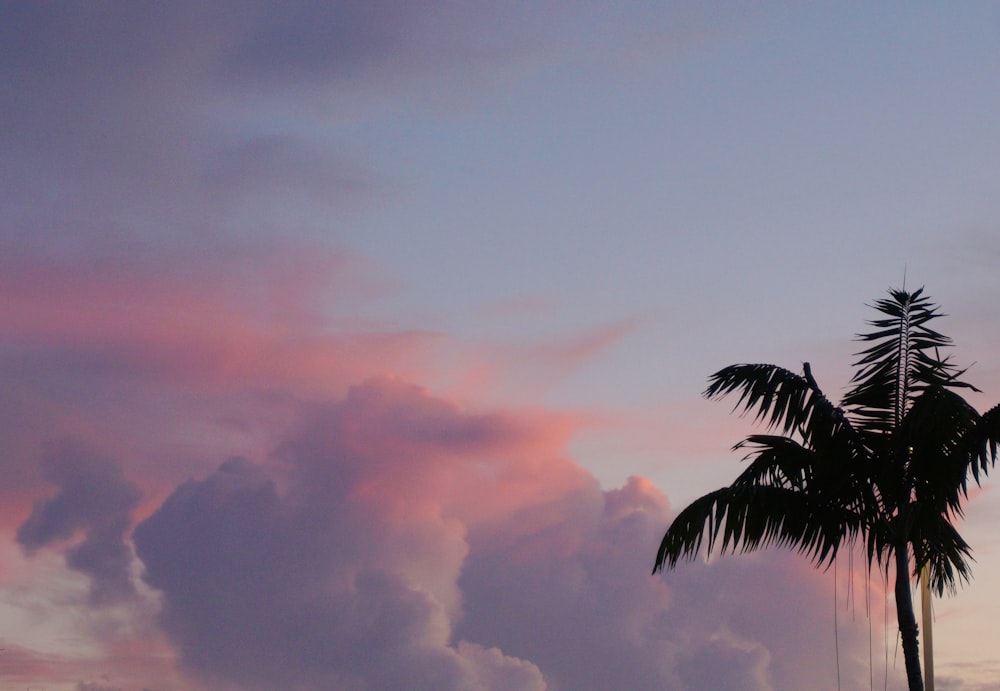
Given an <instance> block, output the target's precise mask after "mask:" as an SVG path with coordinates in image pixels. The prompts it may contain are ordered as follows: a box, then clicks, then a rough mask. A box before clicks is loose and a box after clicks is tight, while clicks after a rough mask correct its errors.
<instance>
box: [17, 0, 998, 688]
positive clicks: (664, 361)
mask: <svg viewBox="0 0 1000 691" xmlns="http://www.w3.org/2000/svg"><path fill="white" fill-rule="evenodd" d="M0 56H2V57H0V122H2V127H0V177H2V184H0V292H2V295H3V299H2V300H0V381H2V382H3V383H2V385H0V413H2V414H0V472H2V476H3V478H4V481H3V483H2V484H0V500H2V501H0V691H14V690H19V691H20V690H23V689H25V688H30V689H32V690H33V691H40V690H45V691H115V690H118V691H140V690H146V691H264V690H273V689H276V688H281V689H289V690H292V691H310V690H330V689H336V690H341V689H343V690H345V691H356V690H378V689H401V688H406V689H415V690H421V689H426V690H431V689H433V690H462V691H477V690H493V689H516V690H525V691H529V690H530V691H537V690H541V689H549V690H551V691H567V690H569V691H587V690H595V691H596V690H606V689H612V688H621V689H636V690H642V689H675V690H678V691H709V690H716V689H720V688H728V689H747V690H749V691H766V690H775V691H784V690H789V691H792V690H797V689H803V688H810V689H820V690H829V689H838V688H843V689H854V688H869V687H875V686H878V687H882V688H897V689H899V688H904V687H905V684H904V681H905V680H904V672H903V662H902V656H901V655H900V654H899V651H898V646H897V644H896V629H895V625H894V623H893V622H894V619H895V614H894V610H893V603H892V597H891V593H890V594H889V595H888V596H887V594H886V588H885V584H884V583H883V581H882V580H881V578H880V577H879V576H878V575H875V576H873V577H872V578H869V577H868V575H867V573H866V571H865V569H864V568H863V566H862V559H861V557H860V555H858V556H856V558H851V556H850V555H844V556H842V557H841V558H840V559H839V560H838V563H837V564H836V566H835V567H833V568H831V569H829V570H826V571H823V570H817V569H815V568H813V566H812V565H811V564H810V563H809V562H808V561H807V560H806V559H804V558H803V557H801V556H799V555H797V554H792V553H787V552H782V551H777V550H772V551H767V552H764V553H760V554H754V555H740V556H731V555H727V556H722V557H713V558H711V559H709V560H707V561H706V560H704V559H699V560H696V561H694V562H692V563H687V564H684V565H683V566H681V567H680V568H678V569H677V570H675V571H671V572H668V573H666V574H663V575H662V576H661V575H657V576H652V575H650V570H651V568H652V564H653V559H654V556H655V552H656V548H657V546H658V544H659V540H660V538H661V537H662V534H663V531H664V530H665V529H666V527H667V525H668V524H669V522H670V520H671V518H672V517H673V516H674V515H676V512H677V511H678V510H679V509H680V508H682V507H683V506H684V505H686V504H687V503H688V502H690V501H691V500H692V499H694V498H696V497H697V496H699V495H701V494H704V493H706V492H708V491H711V490H714V489H716V488H718V487H719V486H721V485H724V484H728V482H729V481H730V480H731V479H732V478H734V477H735V475H736V473H737V472H738V471H739V469H740V465H739V461H740V458H739V453H738V452H733V451H732V450H731V447H732V446H733V445H734V444H735V443H737V442H738V441H739V440H740V439H741V438H742V437H743V436H745V435H746V434H748V433H750V432H751V431H752V430H754V429H755V428H754V427H753V425H752V423H751V421H748V420H745V419H741V418H740V417H739V416H737V415H733V414H732V409H731V404H729V403H727V402H721V403H720V402H710V401H705V400H704V399H702V397H701V392H702V391H703V390H704V387H705V385H706V381H707V378H708V376H709V375H710V374H711V373H712V372H714V371H716V370H718V369H720V368H721V367H724V366H726V365H728V364H732V363H738V362H769V363H775V364H779V365H782V366H786V367H789V368H790V369H799V368H800V367H801V365H802V363H803V362H805V361H808V362H810V363H811V365H812V370H813V372H814V374H815V375H816V378H817V379H818V380H819V382H820V384H821V385H822V386H823V387H824V388H825V390H826V391H827V393H828V394H829V395H830V396H831V397H832V398H835V399H836V398H838V397H839V395H840V394H841V393H842V392H843V390H844V387H845V386H846V384H847V383H848V381H849V379H850V376H851V371H852V370H851V363H852V361H853V353H855V352H856V351H857V350H859V349H860V346H859V345H858V344H857V343H856V342H855V341H854V340H853V339H854V334H856V333H858V332H860V331H863V330H865V322H866V320H867V319H870V318H872V316H873V313H872V310H871V309H870V307H868V305H870V304H871V303H872V301H874V300H876V299H879V298H880V297H882V296H883V295H885V291H886V290H887V289H889V288H890V287H902V286H904V285H905V286H906V287H907V288H910V289H914V288H917V287H920V286H925V287H926V290H927V292H928V294H930V295H931V296H932V298H933V299H934V300H935V301H936V302H937V303H938V304H940V305H941V306H942V310H943V312H945V313H946V314H947V315H948V316H947V317H946V318H943V319H941V320H940V322H939V325H940V330H942V331H944V332H945V333H946V334H948V335H950V336H951V337H952V338H953V339H954V341H955V344H956V347H955V348H954V349H953V352H952V355H953V357H954V359H955V361H956V363H957V364H960V365H962V366H970V369H969V371H968V374H967V379H968V380H970V381H972V382H973V383H975V384H976V385H977V386H978V387H979V388H980V389H981V393H975V394H970V396H969V400H970V402H972V403H973V405H975V406H976V407H977V408H978V409H979V410H981V411H983V410H986V409H988V408H990V407H992V406H993V405H995V404H996V403H997V402H1000V354H998V353H997V350H996V348H995V344H996V343H997V342H1000V312H998V310H997V307H996V305H997V297H996V296H997V295H998V294H1000V274H998V273H997V271H996V266H997V262H998V260H1000V206H998V202H997V194H996V193H997V190H998V189H1000V171H998V169H997V166H996V161H998V160H1000V137H997V135H996V122H997V120H998V117H1000V88H998V87H1000V5H998V4H996V3H986V2H984V3H948V4H944V3H931V2H907V3H902V2H885V3H879V4H877V5H872V4H857V3H826V2H821V3H808V4H801V3H779V2H774V3H770V2H769V3H715V2H698V3H695V2H640V1H638V0H637V1H634V2H633V1H629V2H620V3H614V4H610V3H600V2H590V1H587V0H578V1H574V2H565V1H562V2H561V1H553V2H545V3H534V2H530V3H529V2H519V1H517V0H512V1H511V2H508V3H494V2H478V1H473V0H469V1H467V2H450V1H444V0H439V1H432V0H414V1H408V2H394V1H391V0H368V1H367V2H357V1H343V2H341V1H336V0H335V1H331V2H325V3H318V2H307V1H304V0H303V1H299V0H288V1H285V2H281V3H275V2H262V1H249V2H227V1H224V0H216V1H213V2H187V1H186V0H181V1H178V2H172V3H131V2H16V1H12V2H2V3H0ZM998 520H1000V497H998V496H997V491H996V489H995V479H992V478H991V479H987V480H986V481H985V483H984V485H983V487H982V488H980V489H976V490H975V491H974V492H973V494H972V496H971V497H970V500H969V502H968V505H967V511H966V517H965V519H964V521H963V522H962V525H961V530H962V533H963V535H964V536H965V537H966V539H967V540H968V541H969V542H970V544H971V545H972V548H973V550H974V556H975V558H976V562H975V564H974V567H973V568H974V580H973V581H972V582H971V583H970V584H968V585H967V586H965V587H964V588H963V589H962V590H960V591H959V592H958V593H957V594H956V595H954V596H951V597H946V598H944V599H942V600H939V601H936V602H935V628H934V636H935V641H934V646H935V660H936V670H937V688H939V689H946V690H959V689H960V690H962V691H988V690H991V689H992V690H994V691H995V690H996V689H1000V683H998V682H997V681H996V680H997V679H1000V655H998V653H997V652H996V651H997V650H1000V632H998V631H997V629H996V626H995V621H996V619H997V614H998V613H1000V598H998V597H996V596H995V595H994V594H993V592H992V591H991V588H990V584H991V583H993V582H996V579H998V578H1000V539H998V538H997V536H996V531H995V530H994V529H993V528H994V526H995V525H996V523H997V521H998ZM890 590H891V589H890Z"/></svg>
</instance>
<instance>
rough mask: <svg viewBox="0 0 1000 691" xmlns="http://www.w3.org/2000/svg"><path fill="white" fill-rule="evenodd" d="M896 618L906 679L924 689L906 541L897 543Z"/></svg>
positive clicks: (914, 689) (918, 690)
mask: <svg viewBox="0 0 1000 691" xmlns="http://www.w3.org/2000/svg"><path fill="white" fill-rule="evenodd" d="M895 552H896V619H897V621H898V622H899V637H900V640H901V642H902V644H903V661H904V662H905V663H906V681H907V683H908V684H909V687H910V691H924V680H923V677H922V676H921V674H920V639H919V629H918V627H917V617H916V614H915V613H914V612H913V596H912V595H911V594H910V553H909V545H907V544H906V543H905V542H904V543H903V544H901V545H896V549H895Z"/></svg>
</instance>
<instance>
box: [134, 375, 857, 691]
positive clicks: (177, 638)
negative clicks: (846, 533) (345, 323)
mask: <svg viewBox="0 0 1000 691" xmlns="http://www.w3.org/2000/svg"><path fill="white" fill-rule="evenodd" d="M560 424H561V423H559V421H558V420H556V419H553V420H549V421H545V420H544V419H542V420H533V419H530V418H527V417H520V418H519V417H515V416H510V415H505V414H498V413H493V414H480V413H469V412H465V411H463V410H461V409H460V408H458V407H457V406H456V405H454V404H453V403H450V402H448V401H445V400H442V399H437V398H434V397H432V396H430V395H428V394H427V393H426V392H425V391H424V390H422V389H420V388H418V387H414V386H411V385H408V384H404V383H402V382H398V381H392V380H374V381H371V382H368V383H366V384H364V385H361V386H358V387H355V388H354V389H353V390H352V391H351V392H350V394H349V395H348V397H347V398H346V399H345V400H344V401H342V402H340V403H336V404H324V405H320V406H316V407H313V408H311V409H309V410H307V411H305V412H303V415H302V422H301V424H300V425H299V426H298V428H297V429H294V430H292V431H291V432H290V433H289V434H288V436H287V437H286V439H285V441H284V442H283V443H282V444H280V445H279V446H278V449H277V452H276V454H275V456H274V457H273V458H272V459H271V460H269V461H268V462H267V463H265V464H255V463H251V462H249V461H247V460H244V459H233V460H230V461H227V462H226V463H224V464H223V465H222V466H221V467H220V468H219V469H218V470H217V471H215V472H214V473H212V474H211V475H210V476H208V477H207V478H205V479H203V480H191V481H189V482H187V483H185V484H183V485H181V486H180V487H179V488H177V490H176V491H175V492H174V493H173V494H172V495H171V496H170V497H169V498H168V499H167V500H166V501H165V502H164V503H163V505H162V506H161V507H160V509H159V510H158V511H156V513H154V514H153V515H152V516H151V517H150V518H148V519H147V520H145V521H144V522H142V523H141V524H140V525H139V526H138V527H137V528H136V530H135V533H134V539H135V543H136V549H137V553H138V555H139V557H140V558H141V559H142V561H143V563H144V564H145V567H146V580H147V582H148V583H149V585H151V586H153V587H154V588H157V589H158V590H160V591H161V592H162V595H163V611H162V614H161V622H162V625H163V628H164V629H165V630H166V632H167V633H168V635H169V636H170V638H171V640H172V641H173V643H174V645H175V646H176V647H177V649H178V651H179V654H180V660H181V664H182V665H183V667H184V668H185V669H186V670H187V671H188V672H189V673H190V674H192V675H194V676H195V677H196V678H198V679H201V680H202V682H203V683H209V684H221V685H224V684H226V683H230V684H237V685H238V686H239V687H240V688H246V689H258V688H259V689H265V688H302V689H321V688H339V687H347V688H351V687H353V686H357V687H364V686H368V687H372V688H401V687H406V688H415V689H485V688H525V689H532V688H535V689H542V688H548V689H584V690H586V689H607V688H635V689H646V688H664V687H666V688H678V689H688V690H689V691H708V690H709V689H715V688H718V687H717V686H716V685H715V684H717V683H720V681H725V682H726V683H730V682H731V683H733V684H736V686H735V687H732V686H731V687H732V688H755V689H757V688H759V689H768V688H796V687H797V686H796V685H797V684H803V683H804V684H807V685H808V684H810V683H811V682H810V679H812V682H815V679H813V678H812V677H813V675H814V674H816V670H817V669H822V670H825V671H824V673H823V674H824V677H829V678H835V676H834V675H835V668H834V664H835V663H834V660H833V655H832V649H833V640H832V635H831V631H830V612H829V607H828V605H829V598H828V597H827V595H826V592H825V591H824V592H823V594H822V597H819V592H818V591H817V588H818V585H817V584H818V583H824V582H825V581H823V580H822V579H817V578H813V577H812V574H813V572H812V571H811V570H810V568H809V567H808V565H807V564H800V563H799V562H798V561H796V557H795V556H794V555H786V554H781V553H779V554H777V555H766V556H767V558H757V559H723V560H719V561H718V562H716V563H713V564H712V565H710V566H705V565H703V564H691V565H686V566H685V567H684V568H682V569H681V570H679V571H677V572H675V573H674V574H672V575H671V577H670V578H667V579H661V578H654V577H652V576H650V575H649V569H650V560H651V559H652V555H653V553H654V552H655V546H656V544H657V541H658V539H659V535H660V533H661V531H662V529H663V527H664V526H665V525H666V522H667V520H668V518H669V510H668V506H667V503H666V500H665V498H664V496H663V495H662V494H661V493H660V492H659V491H658V490H656V489H655V488H654V487H653V486H652V485H651V484H650V483H649V482H648V481H645V480H642V479H639V478H633V479H632V480H630V481H629V483H628V484H627V485H626V486H625V487H623V488H621V489H618V490H611V491H602V490H601V489H600V488H599V487H598V485H597V483H596V482H595V481H594V479H593V478H592V477H591V476H590V475H589V474H588V473H586V472H585V471H583V470H582V469H581V468H579V467H578V466H576V465H575V464H573V463H572V462H571V461H570V460H568V459H567V458H566V457H565V456H564V455H563V453H562V451H561V444H562V443H563V441H562V439H563V436H564V435H563V432H561V431H558V427H559V425H560ZM824 588H825V586H824ZM741 593H742V595H740V594H741ZM776 603H784V604H785V605H787V606H789V607H794V608H795V609H789V610H786V609H784V608H783V607H781V606H778V605H777V604H776ZM859 644H860V638H859V634H858V633H857V632H850V631H848V632H846V633H845V634H843V637H842V640H841V646H842V648H843V649H844V650H845V651H855V650H857V649H858V646H859ZM845 658H846V653H845ZM709 659H711V660H712V661H713V664H712V666H711V673H708V672H704V673H703V671H704V670H703V665H704V663H705V661H706V660H709ZM699 670H701V671H699ZM827 672H828V673H829V674H827ZM864 672H865V670H864V669H863V668H862V667H861V666H859V665H857V664H855V662H854V661H846V660H845V663H844V665H843V667H842V674H843V675H844V677H845V678H847V679H860V678H862V675H863V673H864ZM814 686H815V684H814ZM815 687H816V688H833V687H830V686H826V687H824V686H822V684H821V685H820V686H815Z"/></svg>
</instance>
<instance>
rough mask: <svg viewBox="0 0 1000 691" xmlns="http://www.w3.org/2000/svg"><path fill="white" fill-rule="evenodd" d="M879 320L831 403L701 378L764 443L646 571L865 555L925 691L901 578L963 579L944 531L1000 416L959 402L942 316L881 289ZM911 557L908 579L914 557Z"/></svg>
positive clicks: (766, 385)
mask: <svg viewBox="0 0 1000 691" xmlns="http://www.w3.org/2000/svg"><path fill="white" fill-rule="evenodd" d="M873 307H874V308H875V309H876V310H877V311H878V312H879V313H880V317H879V318H877V319H874V320H872V321H871V322H869V324H870V326H871V327H872V328H873V330H872V331H870V332H868V333H865V334H862V335H860V336H859V339H860V340H861V341H862V342H863V343H866V344H867V347H866V348H865V349H864V350H862V351H861V352H860V353H859V354H858V358H859V359H858V360H857V362H856V363H855V367H856V373H855V375H854V377H853V379H852V380H851V385H850V388H849V390H848V392H847V394H846V395H845V396H844V398H843V400H842V401H841V403H840V405H834V404H833V403H832V402H831V401H830V400H829V399H828V398H827V397H826V395H825V394H824V393H823V392H822V390H821V389H820V388H819V386H818V385H817V383H816V380H815V379H814V378H813V375H812V371H811V368H810V366H809V364H808V363H805V364H804V365H803V372H802V374H797V373H795V372H792V371H790V370H787V369H784V368H781V367H777V366H775V365H748V364H741V365H732V366H730V367H726V368H725V369H722V370H720V371H718V372H716V373H715V374H713V375H712V376H711V377H710V379H709V386H708V388H707V389H706V390H705V392H704V395H705V396H706V398H709V399H717V398H722V397H724V396H727V395H730V394H737V395H738V396H739V398H738V400H737V403H736V406H735V409H736V410H741V411H742V412H743V413H744V414H746V413H750V412H753V413H754V415H755V418H756V420H757V421H758V422H761V423H763V425H764V426H765V428H766V430H767V432H768V433H767V434H754V435H751V436H749V437H747V438H746V439H744V440H743V441H741V442H740V443H739V444H737V445H736V446H735V447H734V449H738V450H741V451H743V452H744V453H745V458H744V460H746V461H747V462H748V465H747V467H746V468H745V470H744V471H743V472H742V473H741V474H740V475H739V476H738V477H737V478H736V480H735V481H734V482H733V483H732V484H731V485H729V486H728V487H723V488H721V489H718V490H716V491H714V492H710V493H709V494H706V495H705V496H703V497H701V498H699V499H696V500H695V501H694V502H692V503H691V504H690V505H689V506H688V507H687V508H685V509H684V510H683V511H681V512H680V514H678V516H677V517H676V518H675V519H674V521H673V523H672V524H671V525H670V527H669V528H668V529H667V531H666V534H665V535H664V537H663V540H662V542H661V544H660V548H659V551H658V552H657V555H656V562H655V566H654V568H653V572H654V573H656V572H657V571H660V570H663V569H669V568H672V567H674V566H675V565H676V564H677V562H678V561H679V560H681V559H691V558H694V557H696V556H697V555H699V554H701V552H702V549H703V548H705V549H707V550H708V551H709V552H711V551H713V550H718V551H719V552H726V551H734V552H735V551H742V552H748V551H753V550H756V549H759V548H762V547H766V546H770V545H780V546H785V547H790V548H793V549H796V550H798V551H799V552H802V553H804V554H805V555H806V556H808V557H809V558H810V559H812V560H813V561H814V563H815V564H816V565H817V566H828V565H829V564H831V563H832V562H833V560H834V559H835V558H836V556H837V553H838V551H839V549H840V548H841V547H842V546H844V545H845V544H847V545H851V544H862V545H863V546H864V548H865V554H866V557H867V561H868V565H869V568H874V567H876V566H877V567H878V568H880V569H883V570H885V572H886V574H888V571H889V565H890V563H893V562H894V563H895V568H896V581H895V583H896V588H895V590H896V609H897V618H898V620H899V626H900V632H901V640H902V643H903V649H904V659H905V661H906V670H907V677H908V679H909V685H910V689H911V691H915V690H922V689H923V682H922V679H921V674H920V665H919V653H918V643H917V625H916V619H915V616H914V613H913V605H912V600H911V596H910V577H911V573H912V574H916V573H919V572H920V570H921V569H923V568H924V567H925V566H926V567H927V568H928V570H929V573H930V581H931V586H932V587H933V588H934V589H935V590H936V591H937V592H938V593H939V594H940V593H941V592H943V591H944V590H949V591H954V590H955V589H956V588H957V586H958V584H959V583H960V582H962V581H967V580H968V579H969V577H970V573H971V572H970V569H969V558H970V549H969V546H968V544H966V542H965V540H963V539H962V537H961V535H959V533H958V531H957V530H956V529H955V527H954V521H955V519H956V518H958V517H960V516H961V515H962V500H963V499H965V498H966V496H967V491H968V481H969V478H970V477H971V478H972V479H973V480H974V481H975V482H976V483H979V481H980V478H981V476H982V474H985V472H986V471H987V470H988V468H989V467H990V466H992V465H993V464H994V463H995V461H996V457H997V445H998V442H1000V406H996V407H994V408H992V409H991V410H989V411H988V412H986V413H985V414H982V415H980V414H979V413H978V412H977V411H976V410H975V409H974V408H973V407H972V406H971V405H969V404H968V403H967V402H966V401H965V400H964V399H963V398H962V397H961V396H960V395H959V394H958V393H957V390H960V389H972V390H975V389H974V387H972V386H971V385H970V384H967V383H965V382H963V381H961V380H960V377H961V376H962V375H963V374H964V370H959V369H957V368H956V367H955V366H954V365H953V364H952V363H951V361H950V358H949V357H942V356H941V354H940V352H941V350H942V349H943V348H946V347H948V346H950V345H951V340H950V339H949V338H948V337H947V336H944V335H942V334H940V333H938V332H937V331H934V330H933V329H931V328H930V327H929V326H928V323H929V322H931V321H932V320H933V319H935V318H937V317H939V316H941V315H940V313H939V312H938V310H937V308H936V306H934V305H933V304H932V303H931V302H930V300H929V299H928V298H927V297H926V296H924V295H923V289H921V290H917V291H914V292H912V293H909V292H906V291H905V290H890V291H889V297H888V298H885V299H882V300H878V301H876V302H875V303H874V305H873ZM911 555H912V558H913V564H912V572H911V566H910V557H911Z"/></svg>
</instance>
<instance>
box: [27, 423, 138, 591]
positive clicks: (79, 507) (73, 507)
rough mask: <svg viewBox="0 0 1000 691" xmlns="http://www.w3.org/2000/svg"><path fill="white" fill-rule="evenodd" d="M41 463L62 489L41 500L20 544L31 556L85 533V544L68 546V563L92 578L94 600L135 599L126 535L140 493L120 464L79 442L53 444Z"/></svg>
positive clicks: (51, 479)
mask: <svg viewBox="0 0 1000 691" xmlns="http://www.w3.org/2000/svg"><path fill="white" fill-rule="evenodd" d="M41 465H42V472H43V474H44V477H45V479H46V480H48V481H49V482H50V483H52V484H54V485H56V486H57V487H58V488H59V491H58V493H56V494H55V495H54V496H51V497H48V498H46V499H41V500H38V501H36V502H35V506H34V509H33V510H32V512H31V515H30V516H28V518H27V520H26V521H25V522H24V523H22V524H21V527H20V528H18V530H17V541H18V543H20V544H21V546H22V547H23V548H24V549H25V550H26V551H27V552H29V553H31V552H34V551H35V550H38V549H40V548H42V547H46V546H50V545H61V544H63V543H66V542H68V541H70V540H72V539H73V538H74V537H76V536H77V535H78V534H81V533H82V535H83V537H82V539H81V540H79V541H77V542H75V543H72V544H70V545H69V546H68V547H67V548H66V551H65V555H66V564H67V566H69V568H71V569H73V570H74V571H79V572H80V573H83V574H86V575H87V576H89V577H90V579H91V589H90V599H91V601H92V602H93V603H95V604H108V603H112V602H117V601H120V600H123V599H127V598H130V597H132V596H133V595H134V594H135V586H134V584H133V583H132V579H131V574H130V568H131V562H132V551H131V549H130V548H129V546H128V544H127V543H126V540H125V536H126V534H127V531H128V529H129V528H130V523H131V519H130V513H131V511H132V509H134V508H135V507H136V506H137V505H138V503H139V499H140V496H141V495H140V492H139V490H138V489H137V488H136V487H135V485H133V484H132V483H131V482H129V481H128V480H127V479H126V478H125V476H124V475H123V474H122V471H121V468H120V467H119V466H118V464H117V463H115V462H114V461H113V460H111V459H109V458H106V457H104V456H101V455H100V454H98V453H97V452H95V451H94V450H92V449H90V448H88V447H86V446H85V445H83V444H82V443H80V442H77V441H72V440H68V441H64V442H61V443H58V444H52V445H50V447H49V449H48V450H47V451H46V453H45V455H44V457H43V458H42V462H41Z"/></svg>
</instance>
